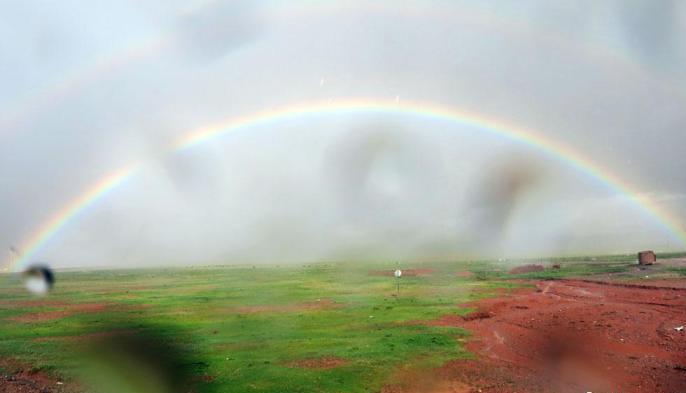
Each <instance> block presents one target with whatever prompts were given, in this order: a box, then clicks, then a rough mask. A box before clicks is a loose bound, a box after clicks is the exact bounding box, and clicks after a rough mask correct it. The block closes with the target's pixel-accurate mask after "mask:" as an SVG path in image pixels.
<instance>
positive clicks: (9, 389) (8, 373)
mask: <svg viewBox="0 0 686 393" xmlns="http://www.w3.org/2000/svg"><path fill="white" fill-rule="evenodd" d="M0 368H1V369H2V370H3V371H2V372H1V373H0V392H6V393H15V392H22V393H53V392H55V393H57V392H64V391H67V387H68V386H69V391H76V390H74V387H73V386H71V385H65V384H63V383H62V382H61V381H60V380H58V379H55V378H52V377H50V376H49V375H47V374H45V373H43V372H40V371H33V370H31V368H30V367H26V366H24V365H22V364H21V363H19V362H17V361H14V360H12V359H0Z"/></svg>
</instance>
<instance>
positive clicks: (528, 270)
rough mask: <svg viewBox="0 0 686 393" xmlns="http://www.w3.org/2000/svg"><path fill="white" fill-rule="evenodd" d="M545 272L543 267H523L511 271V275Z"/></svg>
mask: <svg viewBox="0 0 686 393" xmlns="http://www.w3.org/2000/svg"><path fill="white" fill-rule="evenodd" d="M543 270H545V268H544V267H543V265H522V266H517V267H516V268H514V269H512V270H510V274H522V273H533V272H542V271H543Z"/></svg>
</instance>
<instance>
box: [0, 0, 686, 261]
mask: <svg viewBox="0 0 686 393" xmlns="http://www.w3.org/2000/svg"><path fill="white" fill-rule="evenodd" d="M0 6H1V12H0V86H2V88H0V142H1V143H0V214H1V217H2V218H1V219H0V240H1V241H2V244H3V245H4V247H6V248H7V249H9V247H10V246H15V247H17V248H19V249H20V250H19V251H20V252H23V251H24V250H22V249H21V248H22V247H26V242H27V239H29V238H30V237H31V236H32V235H34V234H35V233H36V231H37V230H39V228H40V227H41V226H42V225H43V224H44V223H45V222H46V221H47V220H48V219H49V218H50V217H52V216H53V215H54V214H55V212H57V211H59V210H60V209H62V208H63V207H64V206H65V205H67V204H68V203H69V202H70V201H72V200H74V199H75V198H77V197H78V196H79V195H82V194H83V193H84V192H85V191H86V190H88V188H89V187H90V186H91V185H92V184H94V183H96V182H97V181H98V180H100V179H102V178H103V177H105V176H107V175H108V174H109V173H112V172H113V171H115V170H117V169H119V168H121V167H122V166H124V165H127V164H128V163H132V162H136V161H139V160H145V162H146V164H145V165H144V167H143V168H142V169H141V170H140V171H139V172H138V173H137V175H136V176H134V177H132V178H130V179H128V180H127V181H126V182H124V183H123V184H121V185H120V186H119V187H117V188H116V189H114V190H112V191H111V192H110V193H108V194H107V195H106V196H104V197H103V198H100V199H99V200H98V201H96V202H95V203H94V204H92V205H91V206H89V207H88V208H87V209H84V210H83V211H81V212H80V213H79V214H78V215H77V216H75V217H74V218H73V219H72V220H71V221H70V222H69V223H68V225H66V226H65V227H63V228H62V229H61V230H59V231H58V232H57V233H56V234H55V235H54V236H53V237H51V238H50V239H49V241H48V242H46V244H45V245H44V246H43V247H42V248H41V249H40V250H39V251H38V252H37V253H36V255H35V258H36V259H40V260H43V261H46V262H47V263H49V264H51V265H53V266H56V267H69V266H129V265H131V266H133V265H135V266H141V265H159V264H199V263H202V264H209V263H258V262H275V263H283V262H309V261H331V260H396V259H397V260H428V259H453V258H472V257H484V256H488V257H508V256H535V255H559V254H582V253H591V252H592V253H596V252H633V251H637V250H638V249H642V248H654V249H657V250H676V249H684V248H686V246H685V245H684V244H682V243H680V241H679V240H678V239H677V238H675V237H674V236H673V234H672V233H670V231H669V230H667V229H665V227H664V226H663V225H662V224H661V223H660V222H659V220H657V219H655V217H653V216H651V214H650V213H649V212H647V211H646V210H645V209H643V208H641V207H639V206H637V205H636V204H633V203H632V202H631V201H630V200H629V198H627V196H626V195H623V194H622V193H621V192H619V191H618V190H617V189H615V188H612V187H608V186H607V184H604V183H603V182H602V181H599V180H598V179H595V178H593V177H591V176H589V175H588V174H587V173H583V172H580V171H579V170H578V169H575V167H574V166H572V165H570V164H569V162H566V161H565V160H564V159H560V158H559V157H556V155H555V154H550V153H549V152H548V153H546V152H545V151H542V150H540V149H536V148H532V147H530V146H527V145H524V144H522V143H519V142H516V141H512V140H508V139H506V138H503V137H499V136H497V135H493V134H488V133H484V132H483V131H482V130H479V129H478V128H475V127H468V126H464V125H459V124H456V123H451V122H447V121H440V120H436V119H430V118H427V117H422V116H418V115H413V114H398V113H395V114H393V113H386V114H384V113H377V114H373V113H367V112H364V111H357V112H346V113H338V114H336V115H331V116H301V117H294V118H289V119H288V120H284V121H281V122H279V121H276V122H270V123H268V124H267V125H264V126H257V127H250V128H243V129H241V130H239V131H238V132H235V133H229V134H226V135H225V136H222V137H220V138H215V139H212V140H210V141H208V142H207V143H204V144H202V145H199V146H197V147H195V148H193V149H190V150H187V151H184V152H180V153H169V152H168V150H167V146H169V144H170V143H171V142H172V141H174V140H175V139H176V138H178V137H180V136H182V135H185V134H188V133H189V132H190V131H191V130H193V129H197V128H199V127H203V126H207V125H210V124H214V123H217V122H221V121H225V120H228V119H231V118H235V117H240V116H245V115H248V114H250V113H255V112H259V111H264V110H268V109H273V108H279V107H287V106H291V105H297V104H299V103H304V102H312V101H318V102H324V103H325V102H331V103H336V102H341V101H346V100H351V99H361V98H364V99H367V100H379V101H384V102H393V101H394V100H397V101H398V102H423V103H430V104H432V105H437V106H441V107H446V108H453V109H454V110H455V111H459V112H463V113H470V114H472V115H476V116H478V117H480V118H485V119H491V120H493V121H496V122H498V123H504V124H509V125H513V126H516V127H520V128H525V129H528V130H532V132H533V133H535V134H537V135H539V136H540V137H542V138H544V139H546V140H550V141H552V142H554V143H556V144H558V145H562V146H564V147H565V149H566V150H567V151H572V152H575V154H576V155H578V156H582V157H585V159H587V160H588V161H589V162H592V163H594V164H596V165H597V166H598V167H599V168H601V169H602V172H604V173H606V174H611V175H612V176H614V177H616V178H619V179H622V181H623V182H625V183H626V184H628V185H630V186H631V188H632V189H633V190H635V191H637V192H638V193H639V194H640V195H641V196H642V197H649V198H650V199H651V200H652V203H653V204H654V205H656V206H658V207H659V209H660V210H661V211H662V212H664V214H665V215H666V216H668V217H669V218H670V219H671V220H672V221H673V222H675V223H676V225H677V226H680V227H681V230H686V226H685V225H684V222H686V170H684V168H685V167H686V154H684V152H686V110H684V108H686V3H684V2H681V1H676V0H675V1H669V0H664V1H655V0H635V1H626V0H617V1H612V0H608V1H595V0H594V1H591V0H587V1H579V0H574V1H559V2H554V3H553V2H549V1H517V2H502V1H493V2H489V1H483V0H480V1H390V0H389V1H377V2H355V1H341V2H337V1H328V2H323V1H322V2H318V1H317V2H314V1H288V2H286V1H263V2H260V1H230V2H202V1H196V2H188V1H167V0H165V1H159V2H158V1H147V2H145V1H130V2H128V1H117V2H111V3H109V4H107V3H105V2H98V3H97V4H96V3H93V2H86V1H61V2H49V1H5V2H2V3H1V5H0Z"/></svg>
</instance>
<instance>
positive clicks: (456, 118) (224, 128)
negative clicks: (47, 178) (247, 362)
mask: <svg viewBox="0 0 686 393" xmlns="http://www.w3.org/2000/svg"><path fill="white" fill-rule="evenodd" d="M359 114H378V115H384V116H398V115H406V116H407V115H411V116H417V117H424V118H428V119H434V120H441V121H449V122H452V123H455V124H458V125H462V126H465V127H468V128H470V129H473V130H475V131H479V132H486V133H489V134H492V135H497V136H500V137H504V138H508V139H510V140H513V141H516V142H519V143H522V144H525V145H528V146H531V147H534V148H537V149H539V150H541V151H543V152H545V153H547V154H549V155H551V156H554V157H556V158H557V159H559V160H561V161H563V162H565V163H567V164H568V165H570V166H572V167H574V168H575V169H576V170H578V171H580V172H582V173H584V174H586V175H588V176H590V177H592V178H594V179H597V180H599V181H601V182H602V183H604V184H605V185H606V186H608V187H610V188H612V189H613V190H615V191H616V192H618V193H621V194H623V195H625V196H626V197H627V198H628V199H629V200H630V201H631V202H632V203H634V204H635V205H637V206H639V207H641V208H642V209H643V210H644V211H646V212H647V213H649V215H650V216H651V217H653V218H654V219H655V220H656V222H657V223H659V224H660V225H661V226H662V227H663V228H664V229H665V230H666V231H667V232H668V233H670V234H671V235H672V236H673V237H674V239H676V240H678V241H679V242H680V243H681V245H684V246H686V231H684V229H682V228H681V227H680V225H679V223H678V222H676V221H674V220H672V219H671V216H670V215H669V214H668V213H667V212H665V211H662V210H661V209H660V208H659V206H658V205H657V204H655V203H654V202H653V201H652V200H651V199H650V198H648V197H647V196H644V195H642V194H640V193H638V192H636V191H634V190H633V189H632V188H631V187H630V185H628V184H627V183H625V182H623V181H622V180H621V179H620V178H619V177H617V176H615V175H613V174H611V173H609V172H607V171H603V170H601V168H600V167H598V166H597V165H596V164H595V163H593V162H591V161H590V160H588V159H586V158H585V157H583V156H582V155H580V154H578V153H576V152H574V151H573V150H571V149H569V148H567V147H565V146H563V145H561V144H559V143H556V142H554V141H552V140H549V139H546V138H544V137H543V136H542V135H539V134H536V133H534V132H531V131H529V130H526V129H523V128H519V127H514V126H511V125H508V124H505V123H502V122H496V121H493V120H490V119H487V118H484V117H482V116H479V115H477V114H473V113H465V112H460V111H458V110H455V109H453V108H449V107H445V106H440V105H435V104H430V103H420V102H407V101H401V102H397V101H395V100H392V101H386V100H378V99H353V100H345V101H336V102H311V103H302V104H297V105H289V106H284V107H281V108H277V109H273V110H268V111H261V112H256V113H252V114H249V115H246V116H242V117H232V118H230V119H228V120H226V121H223V122H219V123H217V124H213V125H210V126H206V127H202V128H198V129H195V130H192V131H190V132H189V133H187V134H186V135H185V136H183V137H182V138H180V139H178V140H176V141H175V142H174V143H172V144H171V145H170V146H169V147H168V153H175V152H180V151H184V150H187V149H191V148H193V147H196V146H198V145H201V144H204V143H208V142H210V141H213V140H216V139H218V138H220V137H221V136H224V135H226V134H229V133H231V132H234V131H238V130H245V129H249V128H251V127H257V126H265V125H270V124H276V123H280V122H284V121H288V120H294V119H299V120H300V119H304V118H307V117H310V116H330V115H359ZM142 166H143V161H141V162H138V163H135V164H132V165H129V166H126V167H124V168H121V169H118V170H117V171H115V172H113V173H111V174H109V175H107V176H105V177H103V178H102V179H100V180H99V181H97V182H96V183H95V184H94V185H93V186H91V187H88V188H87V189H86V190H85V191H84V192H82V193H81V194H79V195H78V196H77V197H76V198H75V199H74V200H73V201H71V202H70V203H68V204H67V205H66V206H65V207H63V208H61V209H59V210H58V211H57V212H56V213H55V214H53V215H52V216H51V217H50V218H49V219H48V220H47V221H46V222H45V223H44V224H42V225H41V226H40V227H39V228H38V229H37V230H36V231H35V233H33V234H32V235H31V236H29V237H28V239H27V241H26V242H25V243H24V245H23V246H22V247H21V249H20V251H21V252H22V256H21V257H20V258H19V259H18V260H17V261H16V262H15V263H13V264H11V265H10V270H15V271H16V270H19V269H21V268H22V267H24V266H25V265H26V264H27V263H28V262H29V261H30V260H31V259H32V257H34V256H35V255H36V253H37V252H38V251H39V250H40V249H41V248H42V247H43V246H44V245H45V244H46V242H47V241H48V240H49V239H50V238H52V237H53V236H54V235H55V234H56V233H58V232H59V231H60V230H61V229H62V228H64V227H65V226H66V225H67V224H68V223H69V222H71V220H72V219H73V218H74V217H75V216H77V215H78V214H79V212H81V211H83V210H84V209H85V208H87V207H88V206H91V205H92V204H94V203H95V202H96V201H97V200H98V199H100V198H102V197H104V196H105V195H107V194H108V193H110V192H111V191H112V190H114V189H115V188H116V187H117V186H119V185H121V184H122V183H123V182H124V181H125V180H126V179H128V178H130V177H131V176H133V175H134V174H135V173H136V172H137V171H138V169H140V168H141V167H142Z"/></svg>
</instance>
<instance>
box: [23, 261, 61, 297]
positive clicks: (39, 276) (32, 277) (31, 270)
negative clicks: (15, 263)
mask: <svg viewBox="0 0 686 393" xmlns="http://www.w3.org/2000/svg"><path fill="white" fill-rule="evenodd" d="M22 278H23V280H24V286H25V287H26V289H27V290H28V291H29V292H31V293H32V294H34V295H46V294H47V293H48V292H50V290H51V289H52V287H53V285H54V284H55V275H54V273H53V272H52V270H51V269H50V268H49V267H48V266H47V265H32V266H29V267H28V268H27V269H26V270H24V273H22Z"/></svg>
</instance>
